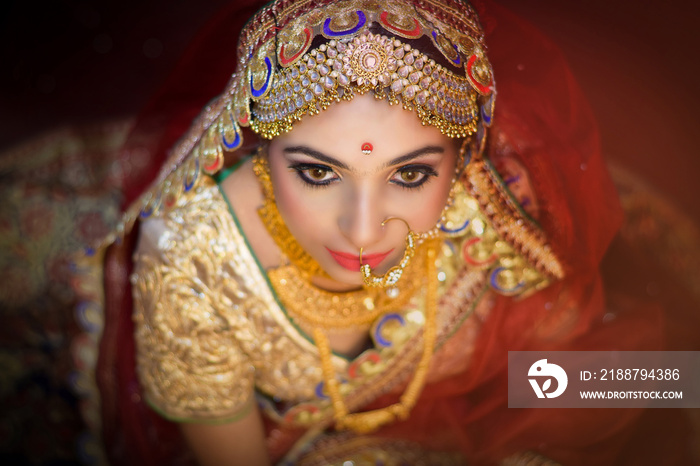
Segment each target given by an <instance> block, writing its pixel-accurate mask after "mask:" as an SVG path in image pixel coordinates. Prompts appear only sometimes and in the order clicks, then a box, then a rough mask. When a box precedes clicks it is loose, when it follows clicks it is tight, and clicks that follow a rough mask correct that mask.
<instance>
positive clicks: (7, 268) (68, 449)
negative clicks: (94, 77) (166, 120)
mask: <svg viewBox="0 0 700 466" xmlns="http://www.w3.org/2000/svg"><path fill="white" fill-rule="evenodd" d="M129 126H130V122H129V121H117V122H113V123H109V124H105V125H100V126H90V127H84V128H71V129H64V130H59V131H54V132H52V133H49V134H45V135H43V136H41V137H38V138H36V139H33V140H32V141H30V142H28V143H26V144H24V145H21V146H19V147H16V148H14V149H12V150H10V151H8V152H5V153H3V154H0V179H2V180H3V183H2V184H1V185H0V199H2V201H0V309H1V311H0V312H1V314H0V315H1V316H2V319H3V325H2V328H1V329H0V412H2V416H0V463H2V464H18V463H20V464H22V463H23V462H27V463H31V464H49V463H51V464H56V462H61V461H64V462H74V461H77V459H78V451H79V448H80V447H79V445H80V443H81V436H82V431H83V430H84V429H85V426H84V424H83V421H82V420H81V417H80V414H79V411H78V410H79V399H78V398H77V396H76V393H75V391H74V388H75V384H74V381H75V368H74V366H73V361H72V360H73V356H74V355H75V353H76V351H77V350H78V346H76V345H75V344H74V342H72V339H74V338H80V329H79V327H78V325H77V323H76V321H75V319H74V317H73V316H74V309H75V307H76V306H77V305H78V302H77V298H76V295H75V293H74V292H73V288H72V285H74V283H71V282H72V276H73V268H72V260H71V256H72V254H73V253H74V252H75V251H77V250H79V249H81V248H84V247H85V245H86V244H88V243H89V242H92V241H95V240H96V239H98V238H100V237H101V236H103V235H104V234H105V233H106V232H107V231H108V230H109V229H110V228H111V227H112V226H113V225H114V223H115V221H116V218H117V214H118V207H119V200H120V197H119V186H120V180H121V176H122V173H123V172H122V170H120V168H121V167H120V166H118V165H116V164H115V163H114V156H113V153H114V151H115V150H116V149H117V148H118V147H120V146H121V144H122V143H123V140H124V137H125V134H126V131H127V129H128V128H129ZM93 357H94V355H93Z"/></svg>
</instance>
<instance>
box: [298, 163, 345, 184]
mask: <svg viewBox="0 0 700 466" xmlns="http://www.w3.org/2000/svg"><path fill="white" fill-rule="evenodd" d="M289 168H291V169H292V170H294V171H295V172H296V174H297V176H298V177H299V179H300V180H301V181H303V182H304V183H305V184H306V185H307V186H310V187H312V188H322V187H324V186H328V185H329V184H331V183H333V182H335V181H340V177H339V176H338V175H337V174H336V173H335V172H334V171H333V170H332V169H331V168H330V167H328V166H327V165H318V164H314V163H295V164H292V165H290V166H289Z"/></svg>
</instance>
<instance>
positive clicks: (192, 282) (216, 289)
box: [132, 218, 254, 422]
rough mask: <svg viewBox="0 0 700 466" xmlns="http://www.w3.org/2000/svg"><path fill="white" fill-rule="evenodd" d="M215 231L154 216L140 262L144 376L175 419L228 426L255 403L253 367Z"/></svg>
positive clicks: (137, 285)
mask: <svg viewBox="0 0 700 466" xmlns="http://www.w3.org/2000/svg"><path fill="white" fill-rule="evenodd" d="M209 230H215V228H213V229H212V228H207V226H206V225H203V226H202V225H195V226H192V223H191V222H188V221H187V219H186V218H185V219H183V218H180V219H179V220H178V219H177V218H175V219H173V218H166V219H160V218H154V219H150V220H148V221H145V222H143V224H142V226H141V231H140V237H139V245H138V247H137V252H136V254H135V257H134V262H135V269H134V275H133V277H132V285H133V295H134V310H135V312H134V323H135V328H136V330H135V340H136V354H137V370H138V375H139V379H140V382H141V385H142V389H143V392H144V396H145V399H146V400H147V402H148V403H149V404H150V405H151V406H152V407H153V408H154V409H155V410H156V411H157V412H159V413H160V414H161V415H162V416H164V417H165V418H167V419H170V420H173V421H180V422H187V421H190V422H228V421H233V420H236V419H238V418H240V417H242V416H244V415H245V414H246V413H247V412H248V409H249V408H250V406H252V400H253V389H254V373H253V372H254V370H253V366H252V364H251V362H250V360H249V358H248V356H247V355H246V354H245V353H244V352H243V351H242V349H241V347H240V345H239V344H238V342H237V338H236V334H237V333H239V332H240V330H241V328H240V327H241V325H242V323H241V321H242V319H241V316H237V315H232V314H231V309H232V308H233V307H234V306H227V296H225V293H222V292H221V289H222V287H221V286H220V280H221V279H220V277H219V275H220V274H218V273H217V271H218V270H221V264H218V263H217V261H220V260H221V254H217V248H216V247H212V244H213V243H212V241H213V238H214V237H215V234H216V232H212V231H209ZM243 325H245V323H244V322H243Z"/></svg>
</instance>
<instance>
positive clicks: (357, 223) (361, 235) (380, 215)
mask: <svg viewBox="0 0 700 466" xmlns="http://www.w3.org/2000/svg"><path fill="white" fill-rule="evenodd" d="M349 191H351V192H348V193H346V195H345V196H344V198H345V201H344V203H343V207H342V209H341V213H340V216H339V218H338V226H339V228H340V231H341V233H342V234H343V236H345V238H346V239H347V240H348V241H349V242H350V243H351V244H352V245H353V246H354V247H355V248H356V249H358V250H359V249H360V248H364V249H365V250H368V249H371V247H372V246H373V245H374V244H376V243H377V242H379V240H381V238H382V236H383V235H384V227H382V221H383V220H384V219H385V217H386V215H384V212H383V204H382V202H381V199H379V196H378V195H377V193H374V192H373V190H372V189H371V188H370V187H356V188H353V189H352V190H349Z"/></svg>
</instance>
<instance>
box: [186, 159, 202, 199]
mask: <svg viewBox="0 0 700 466" xmlns="http://www.w3.org/2000/svg"><path fill="white" fill-rule="evenodd" d="M198 175H199V159H198V158H195V159H194V176H193V177H192V181H191V182H190V183H187V174H185V177H184V178H183V180H182V185H183V186H184V188H185V192H187V191H189V190H190V189H192V187H193V186H194V183H195V181H197V176H198Z"/></svg>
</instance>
